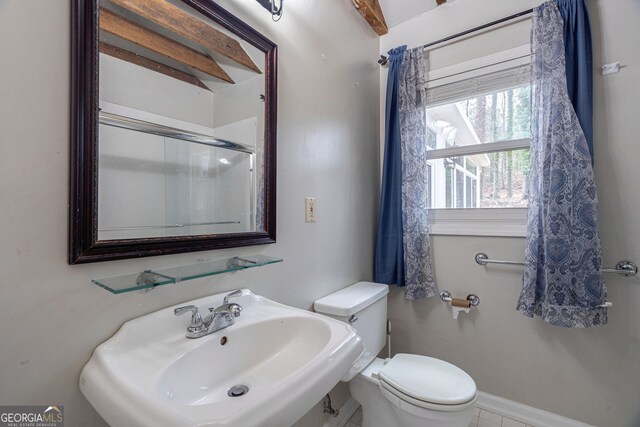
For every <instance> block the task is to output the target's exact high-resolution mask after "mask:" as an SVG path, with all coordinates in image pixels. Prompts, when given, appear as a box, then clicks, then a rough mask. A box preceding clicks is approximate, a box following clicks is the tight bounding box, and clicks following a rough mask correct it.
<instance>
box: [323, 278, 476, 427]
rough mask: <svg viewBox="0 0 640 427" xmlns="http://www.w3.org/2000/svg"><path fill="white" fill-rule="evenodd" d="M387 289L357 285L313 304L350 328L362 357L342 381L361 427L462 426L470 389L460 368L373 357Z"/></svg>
mask: <svg viewBox="0 0 640 427" xmlns="http://www.w3.org/2000/svg"><path fill="white" fill-rule="evenodd" d="M388 293H389V287H388V286H387V285H382V284H379V283H370V282H359V283H356V284H355V285H351V286H349V287H347V288H344V289H341V290H340V291H338V292H335V293H333V294H331V295H328V296H326V297H324V298H322V299H319V300H317V301H316V302H315V304H314V309H315V311H316V312H318V313H322V314H325V315H327V316H330V317H333V318H335V319H338V320H341V321H343V322H347V323H350V324H351V325H352V326H353V327H354V328H355V329H356V331H357V332H358V335H360V337H361V338H362V340H363V342H364V345H365V352H364V353H363V355H362V356H361V357H360V358H359V359H358V360H357V361H356V362H355V363H354V365H353V367H352V368H351V370H350V371H349V372H348V373H347V374H346V375H345V376H344V377H343V379H342V380H343V381H348V382H349V390H350V391H351V396H353V398H354V399H355V400H357V401H358V402H359V403H360V405H362V427H432V426H433V427H440V426H442V427H468V426H469V424H470V423H471V419H472V418H473V413H474V407H475V403H476V384H475V382H474V381H473V379H472V378H471V377H470V376H469V375H468V374H467V373H466V372H464V371H463V370H462V369H460V368H458V367H456V366H453V365H452V364H450V363H447V362H444V361H442V360H438V359H434V358H432V357H427V356H419V355H415V354H397V355H395V356H394V357H393V358H391V359H387V360H383V359H380V358H378V357H376V356H377V354H378V353H379V352H380V351H381V350H382V348H383V347H384V344H385V335H386V321H387V294H388Z"/></svg>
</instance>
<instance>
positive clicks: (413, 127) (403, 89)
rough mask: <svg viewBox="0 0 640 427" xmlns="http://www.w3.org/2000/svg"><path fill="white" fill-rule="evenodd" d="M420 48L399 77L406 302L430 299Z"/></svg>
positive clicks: (406, 60)
mask: <svg viewBox="0 0 640 427" xmlns="http://www.w3.org/2000/svg"><path fill="white" fill-rule="evenodd" d="M425 76H426V66H425V59H424V48H422V47H418V48H415V49H412V50H408V51H406V52H405V54H404V59H403V61H402V72H401V75H400V141H401V147H402V150H401V151H402V240H403V244H404V272H405V282H406V283H405V284H406V286H407V288H406V292H405V296H406V297H407V299H420V298H428V297H432V296H434V295H435V294H436V291H437V288H436V284H435V281H434V279H433V265H432V263H431V242H430V240H429V221H428V218H427V214H428V212H429V206H427V200H428V196H429V168H428V165H427V139H426V135H427V117H426V105H425V102H426V98H425V96H426V94H425V90H424V80H425Z"/></svg>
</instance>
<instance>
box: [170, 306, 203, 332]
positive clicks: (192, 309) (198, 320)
mask: <svg viewBox="0 0 640 427" xmlns="http://www.w3.org/2000/svg"><path fill="white" fill-rule="evenodd" d="M185 313H191V324H190V325H189V327H188V328H187V330H188V331H196V330H199V329H202V327H203V326H204V323H202V317H200V313H199V312H198V307H196V306H195V305H186V306H184V307H178V308H176V309H175V310H173V314H175V315H176V316H182V315H183V314H185Z"/></svg>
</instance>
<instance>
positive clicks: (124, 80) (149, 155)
mask: <svg viewBox="0 0 640 427" xmlns="http://www.w3.org/2000/svg"><path fill="white" fill-rule="evenodd" d="M99 50H100V54H99V67H100V68H99V109H100V111H99V128H98V137H99V139H98V226H97V231H98V240H100V241H102V240H115V239H139V238H158V237H174V236H193V235H210V234H225V233H243V232H255V231H262V230H263V223H264V218H263V214H262V211H263V200H264V185H263V180H264V173H263V170H264V165H263V161H264V135H265V104H264V92H265V79H264V74H263V71H262V70H264V66H265V54H264V52H263V51H260V50H259V49H257V48H256V47H254V46H252V45H251V44H249V43H247V42H245V41H244V40H242V39H240V38H239V37H237V36H235V35H233V34H232V33H231V32H229V31H227V30H226V29H224V28H222V27H221V26H219V25H217V24H215V23H214V22H212V21H211V20H209V19H207V18H206V17H205V16H203V15H201V14H200V13H198V12H197V11H195V10H194V9H192V8H189V7H187V6H186V5H185V4H184V3H182V2H180V1H177V0H176V1H167V0H110V1H105V0H101V1H100V45H99Z"/></svg>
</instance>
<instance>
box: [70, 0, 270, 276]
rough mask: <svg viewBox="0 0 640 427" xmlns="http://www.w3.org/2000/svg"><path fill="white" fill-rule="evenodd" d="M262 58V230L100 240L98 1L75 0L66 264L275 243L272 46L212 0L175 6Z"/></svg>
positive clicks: (73, 11) (188, 0) (194, 1)
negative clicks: (183, 7)
mask: <svg viewBox="0 0 640 427" xmlns="http://www.w3.org/2000/svg"><path fill="white" fill-rule="evenodd" d="M181 1H182V2H183V3H185V4H186V5H188V6H190V7H191V8H193V9H194V10H196V11H197V12H200V13H201V14H202V15H204V16H205V17H207V18H209V19H210V20H211V21H213V22H214V23H216V24H218V25H220V26H221V27H223V28H225V29H227V30H228V31H230V32H231V33H233V34H235V35H236V36H238V37H240V38H242V39H243V40H245V41H246V42H248V43H250V44H251V45H253V46H255V47H256V48H257V49H259V50H260V51H262V52H264V53H265V70H264V76H265V97H266V99H265V135H264V168H265V169H264V180H265V182H264V192H265V194H264V230H265V231H263V232H248V233H233V234H214V235H195V236H180V237H162V238H141V239H124V240H102V241H99V240H98V101H99V98H98V95H99V94H98V83H99V80H98V71H99V68H98V63H99V61H98V59H99V58H98V43H99V2H98V0H88V1H87V0H73V1H72V22H71V31H72V34H71V159H70V161H71V164H70V166H71V171H70V172H71V174H70V191H69V207H70V211H69V263H70V264H77V263H88V262H97V261H109V260H116V259H125V258H137V257H145V256H156V255H165V254H174V253H181V252H195V251H204V250H211V249H222V248H231V247H240V246H251V245H262V244H267V243H275V237H276V113H277V46H276V45H275V44H274V43H273V42H271V41H270V40H268V39H267V38H265V37H264V36H263V35H262V34H260V33H258V32H257V31H256V30H254V29H253V28H251V27H250V26H249V25H247V24H246V23H244V22H243V21H241V20H240V19H238V18H237V17H235V16H234V15H232V14H231V13H229V12H227V11H226V10H225V9H223V8H222V7H220V6H219V5H217V4H216V3H214V2H213V1H211V0H181Z"/></svg>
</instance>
